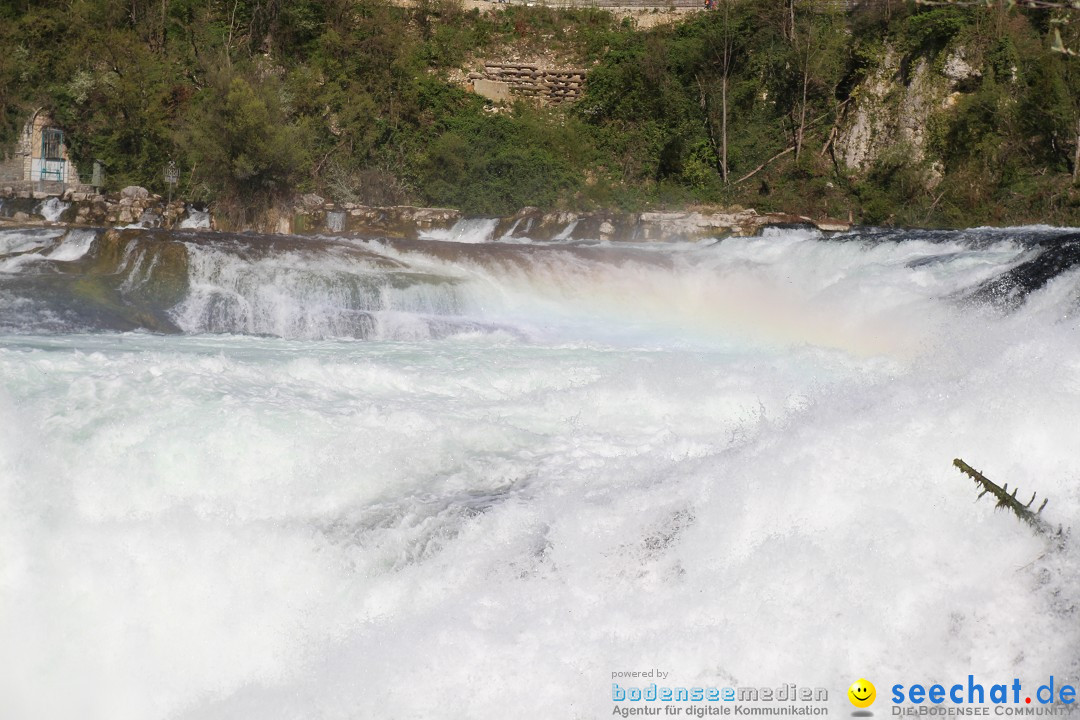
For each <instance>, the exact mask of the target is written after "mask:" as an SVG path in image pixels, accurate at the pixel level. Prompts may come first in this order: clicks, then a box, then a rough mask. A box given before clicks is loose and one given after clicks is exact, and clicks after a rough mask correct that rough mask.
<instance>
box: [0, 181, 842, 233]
mask: <svg viewBox="0 0 1080 720" xmlns="http://www.w3.org/2000/svg"><path fill="white" fill-rule="evenodd" d="M196 215H198V218H196ZM244 215H245V217H244V219H243V220H242V221H240V222H235V221H232V220H230V218H229V217H228V216H227V215H215V214H214V212H213V208H211V209H210V212H200V211H197V210H195V209H193V208H191V207H190V206H188V205H186V204H185V203H184V202H183V201H181V200H176V201H173V202H171V203H169V202H165V201H164V200H163V199H162V197H161V196H160V195H154V194H152V193H150V192H149V191H148V190H146V188H142V187H137V186H131V187H126V188H124V189H123V190H121V191H120V192H119V193H115V194H111V195H98V194H88V193H77V192H70V191H69V192H67V193H65V194H64V195H62V196H58V197H51V198H41V197H37V196H33V195H32V194H29V195H28V194H25V193H12V192H10V191H8V192H4V191H3V189H0V219H9V220H14V221H16V222H35V221H37V222H40V221H43V220H44V221H51V222H62V223H72V224H80V225H98V226H101V225H105V226H109V225H116V226H125V225H132V224H137V225H141V226H143V227H163V228H173V227H176V226H178V225H180V224H181V222H182V221H184V220H186V219H187V220H189V221H188V222H183V226H184V227H198V226H201V227H207V228H210V229H220V230H228V231H234V232H242V231H256V232H265V233H277V234H291V235H304V234H311V235H315V234H318V235H335V234H349V235H360V236H381V237H399V238H416V237H425V236H427V237H441V238H443V239H446V240H472V241H477V240H481V241H482V240H488V241H495V240H500V239H515V238H526V237H527V238H530V239H534V240H540V241H553V240H602V241H630V242H663V241H672V240H697V239H701V238H707V237H717V236H724V235H744V236H745V235H756V234H758V233H760V232H761V231H762V229H763V228H766V227H776V226H784V227H791V226H801V227H807V228H816V229H818V230H821V231H824V232H842V231H845V230H848V229H850V227H851V223H850V222H847V221H843V220H835V219H831V218H816V219H815V218H809V217H804V216H800V215H786V214H781V213H758V212H757V211H755V210H753V209H741V208H736V209H722V208H709V207H703V208H694V209H689V210H684V211H677V212H641V213H625V212H616V211H592V212H568V211H543V210H540V209H537V208H524V209H523V210H521V211H519V212H517V213H515V214H513V215H510V216H508V217H502V218H466V217H464V216H463V215H462V213H461V212H460V211H458V210H453V209H449V208H423V207H412V206H393V207H368V206H365V205H356V204H349V203H341V204H339V203H334V202H331V201H327V200H324V199H323V198H322V197H320V196H318V195H313V194H308V195H303V196H299V197H297V198H296V199H295V200H294V201H293V202H292V203H287V204H283V205H280V206H278V207H275V208H271V209H269V210H266V211H264V212H261V213H258V214H256V215H255V216H252V215H251V214H250V213H244Z"/></svg>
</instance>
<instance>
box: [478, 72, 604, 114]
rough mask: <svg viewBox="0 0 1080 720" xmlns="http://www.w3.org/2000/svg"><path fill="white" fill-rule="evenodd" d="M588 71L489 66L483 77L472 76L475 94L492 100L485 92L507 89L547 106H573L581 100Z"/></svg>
mask: <svg viewBox="0 0 1080 720" xmlns="http://www.w3.org/2000/svg"><path fill="white" fill-rule="evenodd" d="M585 76H586V71H585V70H573V69H570V70H558V69H553V68H542V67H539V66H538V65H530V64H528V63H486V64H485V65H484V72H483V73H471V74H470V75H469V81H470V82H471V83H472V86H473V90H474V91H475V92H477V93H479V94H481V95H483V96H484V97H486V98H489V99H492V100H498V99H502V98H501V97H493V96H492V95H489V94H488V93H487V92H485V90H487V89H489V88H496V89H498V90H499V93H500V94H501V92H502V91H503V88H505V89H506V90H507V91H509V93H510V94H511V95H513V96H515V97H526V98H534V99H536V100H539V101H541V102H544V103H548V104H552V105H555V104H558V103H564V102H573V101H575V100H577V99H579V98H580V97H581V91H582V88H583V87H584V85H585Z"/></svg>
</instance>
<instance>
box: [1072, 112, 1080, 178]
mask: <svg viewBox="0 0 1080 720" xmlns="http://www.w3.org/2000/svg"><path fill="white" fill-rule="evenodd" d="M1077 180H1080V118H1077V119H1076V151H1075V152H1074V153H1073V182H1074V183H1075V182H1076V181H1077Z"/></svg>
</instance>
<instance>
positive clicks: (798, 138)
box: [795, 58, 810, 162]
mask: <svg viewBox="0 0 1080 720" xmlns="http://www.w3.org/2000/svg"><path fill="white" fill-rule="evenodd" d="M809 65H810V60H809V58H807V61H806V65H804V66H803V81H802V102H801V103H799V126H798V128H797V129H796V130H795V162H799V156H800V155H802V146H803V136H804V135H805V134H806V94H807V90H808V88H809V86H810V67H809Z"/></svg>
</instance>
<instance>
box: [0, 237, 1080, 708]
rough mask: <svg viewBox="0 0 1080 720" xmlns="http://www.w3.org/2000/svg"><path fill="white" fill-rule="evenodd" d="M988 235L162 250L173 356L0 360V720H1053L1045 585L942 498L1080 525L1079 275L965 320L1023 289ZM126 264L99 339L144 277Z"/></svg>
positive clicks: (985, 520)
mask: <svg viewBox="0 0 1080 720" xmlns="http://www.w3.org/2000/svg"><path fill="white" fill-rule="evenodd" d="M1054 232H1055V231H1051V230H1049V229H1046V230H1031V231H1025V233H1027V234H1028V235H1030V234H1031V233H1035V234H1036V235H1038V234H1039V233H1047V234H1050V235H1052V234H1053V233H1054ZM1019 234H1021V233H1019V232H1018V231H1016V232H1011V231H967V232H965V233H956V234H944V235H933V236H931V235H928V234H904V233H894V234H891V235H889V234H882V235H880V236H876V237H873V238H869V239H866V238H864V239H859V238H849V239H847V240H825V239H823V238H821V237H820V236H818V235H817V234H814V233H809V232H803V231H783V232H778V231H774V232H770V233H769V234H767V235H766V236H765V237H762V238H748V239H728V240H725V241H723V242H720V243H714V244H709V243H702V244H684V245H666V246H650V247H602V248H559V247H552V246H549V247H542V248H536V247H528V246H514V247H501V248H494V249H487V248H486V246H485V247H483V248H477V247H475V246H471V247H469V246H454V247H449V246H448V245H447V243H446V242H445V241H442V242H434V243H423V242H414V243H394V242H391V241H385V242H375V241H371V242H363V241H354V242H353V244H352V245H340V246H339V245H330V246H326V247H323V246H314V245H313V246H311V248H315V247H319V248H322V249H319V250H317V251H316V250H315V249H311V248H309V247H308V246H304V245H297V246H295V247H291V249H288V250H282V251H280V252H274V253H269V254H263V255H254V254H253V253H252V251H249V250H246V249H243V248H244V247H246V246H240V245H237V244H236V243H237V242H239V241H234V240H229V241H228V242H226V241H224V240H220V241H217V240H214V239H213V238H211V237H210V236H208V238H209V239H207V240H205V241H203V242H201V243H198V244H196V243H192V242H191V241H190V240H188V239H186V238H181V241H182V242H184V243H187V245H186V248H187V253H188V258H189V259H188V265H187V277H188V289H187V291H186V294H185V295H184V297H183V298H182V299H181V300H180V301H179V302H177V303H176V304H175V305H174V306H172V307H171V308H169V313H170V315H169V317H171V318H172V319H173V321H174V322H175V323H176V325H177V328H178V329H179V330H181V331H183V333H184V334H172V335H152V334H148V333H115V332H89V333H88V332H83V331H80V332H63V331H50V332H48V333H46V332H43V331H41V330H35V326H33V325H32V324H31V325H18V326H17V328H16V330H17V331H16V330H12V331H11V332H10V333H9V334H7V335H0V698H3V701H2V708H0V717H3V718H9V717H10V718H35V719H42V720H51V719H52V718H57V719H59V718H73V717H78V718H85V719H97V718H101V719H106V718H108V719H109V720H128V719H131V720H148V719H153V718H170V719H183V720H196V719H198V720H205V719H212V718H221V719H225V718H228V719H230V720H233V719H238V718H251V719H253V720H254V719H258V720H272V719H279V718H280V719H285V718H335V719H336V718H341V719H345V718H462V719H465V718H478V719H486V718H506V717H515V718H596V717H608V716H610V715H611V712H612V702H611V682H612V677H611V673H612V672H614V671H622V670H646V669H650V668H660V669H662V670H663V671H665V672H668V673H670V677H669V678H668V683H669V684H671V685H681V686H686V687H690V686H695V685H696V686H718V687H723V686H728V685H738V686H760V687H765V686H769V687H776V686H779V685H781V684H784V683H797V684H798V685H799V686H801V687H802V686H806V687H818V686H820V687H825V688H828V690H829V692H830V703H829V707H830V708H831V710H832V714H834V715H835V714H845V715H846V714H847V713H848V712H850V710H851V707H850V705H847V701H846V699H845V697H844V692H845V690H846V688H847V686H848V685H849V684H850V683H851V682H852V681H853V680H855V679H857V678H860V677H867V678H868V679H870V680H872V681H873V682H875V683H876V684H877V687H878V693H879V695H880V696H881V700H879V703H878V706H877V707H876V708H875V710H876V712H877V713H878V714H879V715H887V714H888V712H889V710H888V707H886V706H885V704H884V703H885V701H886V700H887V697H888V688H889V686H891V685H892V684H894V683H904V684H905V685H910V684H912V683H917V682H922V683H926V684H928V685H929V684H931V683H933V682H941V683H946V684H951V683H953V682H965V681H966V678H967V676H968V674H969V673H973V674H975V675H976V676H977V677H978V678H980V679H981V680H982V681H983V682H984V683H985V684H987V685H988V686H989V684H991V683H994V682H1002V683H1008V682H1011V680H1012V678H1014V677H1015V678H1020V679H1021V680H1022V681H1023V682H1024V683H1025V685H1027V684H1030V685H1031V686H1032V687H1034V686H1035V685H1037V684H1041V683H1044V682H1046V680H1047V679H1048V678H1049V676H1050V675H1054V676H1055V678H1057V680H1058V682H1059V683H1060V682H1067V681H1069V680H1072V681H1073V682H1074V683H1075V680H1076V678H1077V674H1078V672H1080V653H1078V651H1077V649H1076V648H1077V645H1078V641H1080V624H1078V622H1077V616H1076V608H1077V602H1080V582H1078V578H1077V560H1078V557H1077V552H1076V551H1075V549H1074V546H1073V545H1071V544H1070V545H1066V546H1065V548H1064V549H1063V550H1061V551H1053V552H1049V551H1048V545H1047V543H1046V542H1045V541H1044V540H1042V539H1040V538H1039V537H1037V536H1035V535H1033V534H1032V533H1031V532H1030V531H1029V530H1028V529H1027V528H1026V527H1025V526H1023V525H1022V524H1021V523H1019V522H1018V521H1017V520H1016V519H1015V518H1014V517H1012V516H1011V515H1009V514H1008V513H1006V512H1001V511H998V512H995V511H994V509H993V505H992V503H990V502H988V501H986V500H984V501H983V502H981V503H978V504H975V503H973V500H974V498H975V494H976V493H975V488H974V486H973V485H972V483H971V481H970V480H968V479H967V478H965V477H963V476H961V475H960V474H959V473H958V472H957V471H956V470H955V469H953V468H952V467H951V465H950V464H951V462H952V459H953V458H954V457H962V458H964V459H966V460H967V461H969V462H971V463H972V464H974V465H975V466H976V467H978V468H979V469H981V470H983V471H985V472H986V474H987V475H988V476H990V477H991V478H992V479H995V480H998V481H1000V482H1009V484H1010V488H1011V487H1015V486H1019V487H1020V493H1021V494H1022V495H1023V494H1024V493H1030V492H1032V491H1036V490H1037V491H1038V492H1039V494H1040V497H1049V498H1050V503H1049V505H1048V506H1047V509H1046V510H1045V511H1044V515H1045V517H1046V518H1047V519H1048V520H1051V521H1052V522H1054V523H1055V524H1058V523H1060V524H1063V525H1066V526H1068V525H1070V524H1071V523H1072V522H1073V520H1074V518H1076V516H1077V512H1078V510H1080V485H1078V480H1080V456H1078V455H1077V452H1076V449H1077V439H1076V438H1077V434H1076V428H1077V427H1080V324H1078V320H1077V314H1076V302H1077V291H1078V287H1080V286H1078V283H1077V279H1078V277H1077V271H1076V270H1071V269H1069V268H1067V267H1059V268H1057V270H1055V272H1054V273H1053V274H1052V276H1051V277H1049V278H1048V279H1047V281H1046V282H1045V283H1042V284H1038V286H1037V287H1032V288H1030V292H1029V293H1028V294H1027V295H1026V296H1024V297H1023V298H1022V299H1021V300H1020V301H1018V302H1017V303H1014V304H1013V305H1009V306H1008V307H1007V308H1006V306H1002V305H996V304H994V303H993V302H985V301H981V300H975V299H972V298H973V297H974V296H973V295H972V293H973V292H974V291H975V290H976V289H977V288H980V287H986V285H985V284H986V283H987V282H989V281H992V280H994V279H995V278H1000V277H1002V276H1003V275H1004V274H1007V273H1008V272H1009V271H1011V270H1014V269H1015V268H1017V267H1019V266H1021V263H1025V262H1032V261H1034V260H1037V259H1038V258H1039V257H1041V255H1040V253H1044V254H1045V253H1046V252H1048V250H1046V248H1047V247H1050V245H1047V246H1045V247H1043V246H1035V245H1033V244H1032V243H1031V242H1029V241H1028V240H1025V241H1020V240H1018V239H1017V236H1018V235H1019ZM1029 239H1030V238H1029ZM49 242H52V243H60V244H59V245H58V246H56V249H54V250H52V251H51V253H49V254H48V256H47V257H46V258H45V259H44V260H41V261H38V262H35V263H33V264H31V265H26V264H24V265H20V266H19V268H20V270H19V272H18V273H16V272H15V271H12V273H10V274H9V275H7V276H5V277H7V278H8V280H7V281H6V282H9V283H12V282H14V281H15V280H25V281H27V282H29V279H35V278H39V277H40V282H42V283H45V284H43V285H42V286H41V287H42V288H52V287H53V286H54V285H53V284H54V283H55V282H56V277H58V275H57V274H56V273H55V272H52V271H48V270H47V265H48V258H49V257H52V258H53V259H56V257H57V255H58V254H59V255H60V256H62V259H63V260H67V261H74V260H78V259H79V258H81V257H82V256H83V255H84V254H85V255H86V256H87V257H91V256H93V257H97V255H95V253H96V252H98V251H96V250H93V249H90V250H89V251H88V250H87V249H85V248H83V244H84V242H86V240H85V237H84V236H81V235H73V236H70V237H67V238H64V239H60V238H57V237H56V236H55V233H54V234H53V235H49V236H39V235H34V234H29V235H28V234H26V233H24V234H23V235H18V236H16V235H11V236H10V237H7V236H2V235H0V243H6V244H5V245H3V246H2V247H5V248H16V249H18V250H19V251H20V252H24V253H26V252H29V253H36V252H37V251H38V250H40V248H41V247H42V246H43V245H44V244H47V243H49ZM154 242H156V243H158V245H155V246H154V247H159V246H160V240H156V241H154ZM134 247H135V246H130V248H129V250H128V251H127V253H126V254H125V255H124V260H123V263H125V264H124V265H123V267H130V268H135V269H133V270H132V271H131V272H132V275H130V276H127V277H128V279H126V280H125V281H124V282H125V283H128V285H127V286H124V287H121V290H120V291H119V292H120V293H121V294H122V297H138V295H137V292H138V288H136V285H138V286H139V287H142V285H139V284H140V283H142V284H145V283H147V282H149V281H150V280H149V278H151V277H152V274H151V273H152V266H153V264H154V263H164V262H166V260H158V259H151V258H150V255H148V254H146V253H147V252H148V251H147V250H145V249H131V248H134ZM1040 248H1041V249H1040ZM358 251H362V254H359V255H358V254H356V253H357V252H358ZM140 253H143V255H140ZM158 257H159V256H154V258H158ZM160 257H165V256H160ZM0 262H2V258H0ZM1025 267H1026V266H1025ZM28 268H31V269H33V272H35V273H40V276H38V275H28V274H27V273H30V272H31V270H30V269H28ZM139 268H141V269H139ZM65 272H70V270H67V271H65ZM28 278H29V279H28ZM130 278H136V279H137V282H136V281H134V280H130ZM37 281H38V280H35V282H37ZM49 283H53V284H49ZM22 287H23V286H21V285H11V284H9V285H4V284H3V283H2V282H0V312H5V313H9V314H13V313H16V312H17V311H20V308H22V307H24V306H25V305H27V303H31V300H33V299H34V298H35V297H36V296H33V297H32V296H31V295H27V294H26V293H28V292H29V291H25V290H23V289H22ZM35 287H36V286H35ZM125 287H126V288H127V289H125ZM132 288H134V289H132ZM34 292H37V293H40V294H42V297H44V293H45V292H46V290H44V289H42V290H35V291H34ZM20 293H23V294H20ZM123 293H128V294H127V295H123ZM1007 295H1008V293H1007V292H1005V291H1004V290H1003V291H1001V292H1000V293H998V296H999V297H1001V298H1005V297H1006V296H1007ZM998 296H995V297H998ZM87 297H96V296H87ZM20 303H21V304H20ZM31 304H32V303H31ZM34 307H36V306H34ZM27 312H29V311H27ZM358 314H365V317H367V318H369V319H368V321H366V323H359V324H358V323H357V322H356V321H355V318H356V316H357V315H358ZM20 322H21V321H20ZM50 322H52V321H50ZM440 323H441V324H440ZM42 327H47V328H53V327H55V325H52V324H48V323H45V324H43V325H42ZM357 328H362V332H360V331H358V330H357ZM433 328H434V329H433ZM222 331H225V332H229V333H233V334H220V335H213V334H207V333H213V332H222ZM358 337H363V338H365V339H357V338H358ZM1023 499H1024V500H1025V501H1026V499H1027V498H1026V497H1024V498H1023ZM630 684H633V683H632V681H631V683H630ZM639 684H644V683H643V682H642V683H639ZM845 705H846V706H847V707H846V708H845Z"/></svg>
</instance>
